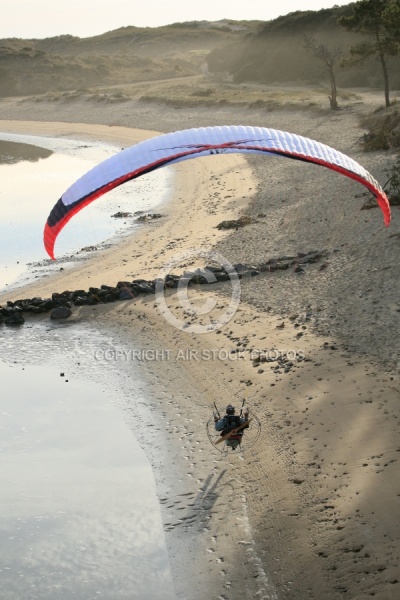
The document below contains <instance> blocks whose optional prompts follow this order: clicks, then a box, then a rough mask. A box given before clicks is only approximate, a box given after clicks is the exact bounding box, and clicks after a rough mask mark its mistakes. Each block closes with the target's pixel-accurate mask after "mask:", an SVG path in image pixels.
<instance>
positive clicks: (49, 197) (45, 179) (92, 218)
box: [0, 133, 172, 290]
mask: <svg viewBox="0 0 400 600" xmlns="http://www.w3.org/2000/svg"><path fill="white" fill-rule="evenodd" d="M0 139H3V140H9V141H14V142H15V141H18V142H20V143H27V144H35V145H37V146H40V147H44V148H48V149H50V150H52V151H53V154H52V155H51V156H50V157H48V158H45V159H41V160H39V161H37V162H29V161H22V162H19V163H17V164H6V165H5V164H2V165H0V177H1V182H2V185H1V189H0V290H1V289H2V288H4V287H5V286H8V288H10V287H11V285H12V284H13V282H15V281H16V280H17V281H18V280H20V284H23V283H26V277H25V274H26V265H27V263H31V262H37V261H42V260H47V259H48V258H49V257H48V256H47V254H46V252H45V250H44V247H43V228H44V225H45V222H46V220H47V217H48V215H49V213H50V211H51V209H52V208H53V206H54V204H55V203H56V201H57V200H58V198H60V196H61V195H62V194H63V193H64V192H65V190H66V189H67V188H68V187H69V186H70V185H71V184H72V183H73V182H74V181H75V180H76V179H78V177H80V176H81V175H83V174H84V173H86V171H88V170H89V169H90V168H92V167H93V166H95V165H96V164H98V163H99V162H101V161H102V160H105V159H106V158H108V157H109V156H111V155H113V154H115V153H116V152H118V151H119V150H120V148H119V147H118V148H117V147H116V146H112V145H104V144H99V143H96V142H85V143H83V142H80V141H76V140H68V139H64V138H61V139H53V138H44V137H37V136H24V135H17V134H5V133H0ZM171 185H172V171H171V170H170V169H168V168H166V169H160V170H158V171H155V172H154V173H150V174H148V175H145V176H143V177H140V178H139V179H137V180H135V181H132V182H129V183H126V184H125V185H123V186H120V187H119V188H117V189H115V190H112V191H111V192H109V193H108V194H107V195H106V196H104V197H103V198H101V199H99V200H98V201H96V202H94V203H92V204H91V205H89V206H87V207H86V208H85V210H83V211H81V212H80V213H78V214H77V215H76V216H75V217H74V219H73V220H72V221H71V222H70V223H68V225H67V226H66V227H65V229H64V230H63V231H62V232H61V234H60V236H59V239H58V241H57V244H56V257H57V258H58V259H60V258H62V257H65V256H70V255H75V256H76V255H77V253H79V251H80V250H81V249H82V248H84V247H88V246H96V247H98V246H101V245H102V244H104V242H105V241H107V240H108V241H110V239H111V238H112V236H116V237H117V238H118V237H120V236H121V235H126V234H128V233H131V232H132V231H133V230H134V228H135V227H137V225H136V223H135V221H134V219H132V218H128V219H115V218H113V217H112V215H113V214H115V213H116V212H118V211H122V212H130V213H134V212H136V211H150V212H151V211H153V210H154V209H155V208H156V207H157V206H159V205H160V204H161V203H163V202H165V201H166V200H167V199H168V196H169V193H170V189H171ZM79 255H82V253H79ZM54 268H59V265H56V264H55V265H54ZM23 274H24V276H22V275H23ZM33 276H35V274H34V275H33ZM39 276H40V272H39Z"/></svg>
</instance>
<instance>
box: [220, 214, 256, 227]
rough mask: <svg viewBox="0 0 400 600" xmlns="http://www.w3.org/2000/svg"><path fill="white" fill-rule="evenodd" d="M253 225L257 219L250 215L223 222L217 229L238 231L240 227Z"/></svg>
mask: <svg viewBox="0 0 400 600" xmlns="http://www.w3.org/2000/svg"><path fill="white" fill-rule="evenodd" d="M251 223H255V219H253V218H252V217H249V216H248V215H243V216H242V217H239V219H231V220H227V221H221V223H218V225H217V229H220V230H221V229H238V228H239V227H245V226H246V225H251Z"/></svg>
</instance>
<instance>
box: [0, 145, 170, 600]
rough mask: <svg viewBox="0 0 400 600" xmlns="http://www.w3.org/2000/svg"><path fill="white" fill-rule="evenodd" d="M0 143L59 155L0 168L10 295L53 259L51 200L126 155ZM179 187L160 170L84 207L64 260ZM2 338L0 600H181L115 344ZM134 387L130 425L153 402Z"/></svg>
mask: <svg viewBox="0 0 400 600" xmlns="http://www.w3.org/2000/svg"><path fill="white" fill-rule="evenodd" d="M1 138H3V139H12V140H13V141H23V142H24V143H31V144H38V145H43V147H47V148H51V149H52V150H54V152H55V153H54V154H53V155H52V156H50V157H49V158H46V159H43V160H41V161H39V162H37V163H31V162H21V163H18V164H15V165H0V175H1V177H2V189H1V191H0V288H1V287H2V286H4V285H6V284H8V288H6V289H10V288H11V287H14V284H13V281H14V280H15V278H16V279H17V281H18V282H19V283H20V284H22V283H24V282H25V281H26V280H27V273H28V271H26V263H28V262H32V261H41V260H43V259H44V258H45V257H46V255H45V251H44V248H43V246H42V232H43V226H44V223H45V220H46V218H47V216H48V213H49V212H50V210H51V208H52V206H53V205H54V203H55V202H56V200H57V198H58V197H59V196H60V195H61V193H63V192H64V191H65V189H66V188H67V187H68V186H69V185H70V184H71V183H72V182H73V181H74V180H75V179H76V178H77V177H78V176H80V175H81V174H83V173H84V172H86V171H87V170H88V169H89V168H90V167H91V166H93V165H94V164H97V163H98V162H99V161H100V160H103V159H104V158H106V157H107V155H110V154H112V153H114V152H116V151H117V150H118V149H117V148H115V147H113V146H104V147H103V146H100V145H98V144H91V143H90V144H83V143H81V142H76V141H73V140H64V139H61V140H58V139H57V140H53V139H50V138H40V140H39V139H38V138H36V137H33V136H16V135H13V136H11V135H8V134H7V135H6V134H0V139H1ZM171 183H172V176H171V172H170V171H169V170H168V169H167V170H166V169H163V170H161V171H158V172H155V173H153V174H151V175H149V176H146V177H143V178H141V180H138V181H136V182H132V183H131V184H127V185H125V186H122V187H121V188H118V189H117V190H115V191H114V192H111V193H110V194H108V195H107V200H105V199H103V200H102V201H99V202H95V203H94V204H92V205H91V206H89V207H87V208H86V209H85V210H84V211H82V212H81V213H80V214H79V215H77V217H76V218H75V219H74V222H73V223H72V222H71V223H70V224H69V225H68V226H67V227H66V229H65V230H64V232H63V234H61V236H60V242H59V244H57V247H56V251H57V256H62V255H63V254H68V255H69V254H71V253H73V254H76V252H77V251H78V250H79V249H80V248H81V247H82V246H89V245H98V244H101V243H103V242H104V240H107V239H108V240H109V239H110V238H111V236H113V235H114V236H115V233H116V231H118V230H119V229H120V228H121V224H120V221H119V220H115V219H112V218H111V216H110V215H111V214H113V213H115V212H117V211H120V210H121V211H129V212H134V211H137V210H146V211H151V210H153V209H154V207H155V206H157V205H158V204H159V203H160V202H163V201H165V200H166V199H167V197H168V194H169V189H170V186H171ZM132 199H134V202H132ZM134 227H135V225H133V226H132V224H131V222H130V223H127V224H126V225H125V226H124V227H123V228H122V233H121V235H123V234H126V235H127V234H129V233H131V232H132V230H133V229H134ZM118 235H120V233H118ZM63 264H64V263H63ZM55 268H57V269H58V268H59V264H58V265H56V267H55ZM33 276H37V277H39V276H40V273H39V274H38V275H35V274H34V275H33ZM0 335H1V345H0V382H1V394H0V481H1V482H2V485H1V487H0V504H1V507H2V510H1V513H0V598H1V599H2V600H15V599H16V598H24V599H26V600H31V599H32V600H33V599H40V600H50V599H52V600H53V599H56V598H62V599H67V600H69V599H71V600H72V598H79V600H89V599H94V598H104V599H106V600H128V599H129V600H162V599H163V600H164V599H165V600H173V599H174V598H175V594H174V590H173V583H172V576H171V573H170V566H169V559H168V554H167V550H166V545H165V539H164V534H163V530H162V525H161V517H160V509H159V505H158V501H157V497H156V492H155V485H154V477H153V473H152V470H151V467H150V465H149V463H148V461H147V459H146V457H145V455H144V453H143V451H142V450H141V448H140V447H139V445H138V443H137V441H136V440H135V437H134V435H133V433H132V428H131V429H130V428H129V427H128V425H127V422H128V419H127V414H124V412H123V410H122V409H121V406H120V405H118V398H119V397H120V396H121V394H122V387H123V386H122V383H121V380H119V379H118V373H117V372H116V369H115V365H109V366H108V368H107V365H104V364H97V363H96V362H95V359H94V356H95V351H96V349H97V348H99V347H101V345H102V344H104V343H105V344H108V343H109V340H108V339H106V334H105V332H104V331H93V330H89V327H87V328H86V329H85V328H84V327H83V326H80V325H78V324H76V323H71V324H70V323H68V322H67V323H56V322H51V321H50V320H37V321H33V322H29V323H28V322H27V323H26V324H25V325H24V326H23V327H21V328H16V329H15V328H7V327H5V326H4V325H3V326H1V329H0ZM60 373H64V375H63V376H61V375H60ZM129 377H130V383H131V386H132V390H131V389H130V390H129V394H128V397H127V400H126V401H125V403H124V407H125V413H127V412H129V417H130V419H131V420H132V417H131V415H132V414H134V412H132V411H134V405H135V403H139V404H140V405H141V406H142V407H144V409H143V410H146V405H147V403H146V390H145V389H144V388H145V384H144V383H143V382H142V381H141V377H140V373H139V372H137V370H135V369H134V368H132V369H130V373H129ZM125 387H126V385H125ZM147 397H148V396H147ZM130 403H132V406H131V404H130ZM135 421H137V418H135V419H133V422H134V424H135Z"/></svg>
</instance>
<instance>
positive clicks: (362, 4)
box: [338, 0, 400, 106]
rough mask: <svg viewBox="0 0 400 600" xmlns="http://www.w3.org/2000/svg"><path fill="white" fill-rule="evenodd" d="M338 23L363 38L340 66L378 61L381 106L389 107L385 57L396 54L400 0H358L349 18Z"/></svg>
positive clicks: (399, 21)
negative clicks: (379, 66) (381, 92)
mask: <svg viewBox="0 0 400 600" xmlns="http://www.w3.org/2000/svg"><path fill="white" fill-rule="evenodd" d="M338 23H339V25H341V26H342V27H344V28H345V29H347V30H348V31H355V32H357V33H361V34H363V35H364V36H365V39H364V40H363V41H361V42H360V43H359V44H356V45H355V46H352V47H351V48H350V57H349V58H348V59H347V60H346V61H344V64H346V65H349V66H350V65H355V64H357V63H362V62H364V61H365V60H367V59H368V58H371V57H375V58H376V59H377V60H379V62H380V64H381V67H382V73H383V81H384V91H385V104H386V106H390V98H389V73H388V68H387V57H388V56H396V55H397V54H398V53H399V51H400V45H399V42H400V34H399V32H400V0H360V1H359V2H356V3H355V6H354V8H353V15H351V16H348V17H347V16H342V17H340V19H339V20H338Z"/></svg>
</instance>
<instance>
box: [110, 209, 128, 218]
mask: <svg viewBox="0 0 400 600" xmlns="http://www.w3.org/2000/svg"><path fill="white" fill-rule="evenodd" d="M111 216H112V217H113V218H114V219H127V218H129V217H132V213H130V212H122V211H118V212H116V213H114V214H113V215H111Z"/></svg>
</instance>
